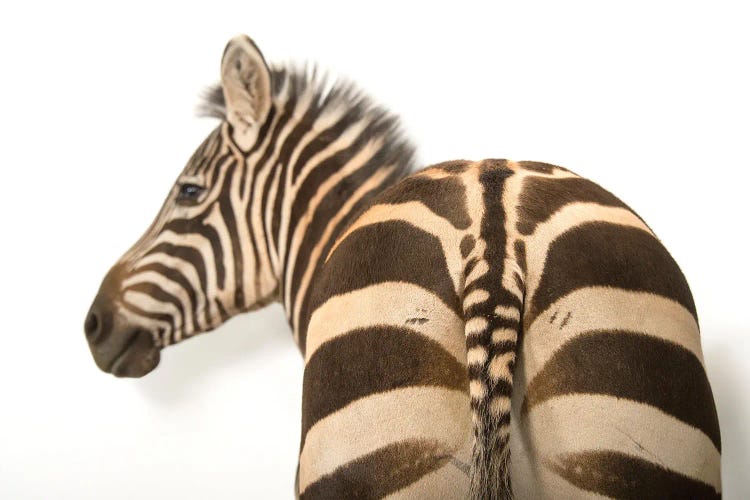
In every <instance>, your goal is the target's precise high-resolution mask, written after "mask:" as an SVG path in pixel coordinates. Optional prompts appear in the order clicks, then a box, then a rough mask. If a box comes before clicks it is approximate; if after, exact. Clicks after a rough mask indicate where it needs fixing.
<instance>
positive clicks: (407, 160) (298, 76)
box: [197, 65, 415, 173]
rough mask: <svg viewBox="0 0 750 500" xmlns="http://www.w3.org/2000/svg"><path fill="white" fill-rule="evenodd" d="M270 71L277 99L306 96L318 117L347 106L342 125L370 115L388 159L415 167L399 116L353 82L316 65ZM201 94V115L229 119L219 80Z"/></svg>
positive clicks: (409, 168) (405, 167)
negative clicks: (337, 77) (334, 76)
mask: <svg viewBox="0 0 750 500" xmlns="http://www.w3.org/2000/svg"><path fill="white" fill-rule="evenodd" d="M270 71H271V89H272V93H273V99H274V101H278V99H280V98H281V97H282V96H283V99H284V100H285V101H286V102H287V103H288V102H292V103H297V102H299V101H300V100H302V99H303V98H304V99H307V100H309V105H308V106H309V108H308V112H312V113H313V114H315V115H318V116H319V115H322V114H324V113H327V112H329V111H333V110H339V109H341V108H344V109H345V110H346V112H345V113H343V115H342V116H341V118H340V119H339V121H338V123H339V126H342V128H346V127H348V126H350V125H354V124H355V123H357V122H359V121H360V120H362V119H364V118H368V119H369V121H371V123H373V124H376V126H375V127H374V129H372V130H373V131H375V132H376V133H375V134H374V135H373V137H375V136H380V137H382V138H383V140H384V142H385V144H387V146H386V147H385V148H383V149H384V151H383V153H387V154H386V156H387V157H388V158H387V160H388V161H392V162H394V161H395V162H396V163H398V164H399V165H401V168H402V169H403V170H402V171H404V173H408V172H409V171H413V170H414V161H415V147H414V146H413V144H412V143H411V142H410V141H409V140H408V139H406V137H405V134H404V133H403V129H402V126H401V124H400V122H399V119H398V117H397V116H396V115H394V114H393V113H391V112H389V111H387V110H386V109H385V108H383V107H381V106H378V105H376V104H375V103H374V102H373V101H372V99H370V97H369V96H367V95H366V94H365V93H364V92H363V91H362V90H361V89H360V88H359V87H358V86H357V85H355V84H354V83H353V82H351V81H349V80H347V79H341V78H339V79H335V80H331V79H330V78H329V77H328V75H327V74H326V73H323V72H321V71H319V70H318V69H317V68H316V67H315V66H314V65H302V66H295V65H290V66H286V67H272V68H271V70H270ZM201 97H202V99H201V102H200V104H199V105H198V107H197V113H198V115H199V116H208V117H213V118H218V119H221V120H224V119H226V102H225V101H224V92H223V90H222V88H221V84H220V83H217V84H214V85H212V86H211V87H209V88H207V89H206V90H205V91H204V92H203V94H202V96H201ZM383 160H386V158H383Z"/></svg>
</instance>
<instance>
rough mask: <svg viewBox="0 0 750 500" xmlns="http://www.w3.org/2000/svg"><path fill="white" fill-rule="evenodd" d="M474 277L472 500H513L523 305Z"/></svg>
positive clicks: (469, 307) (469, 296)
mask: <svg viewBox="0 0 750 500" xmlns="http://www.w3.org/2000/svg"><path fill="white" fill-rule="evenodd" d="M471 277H472V273H469V274H468V276H467V283H466V289H465V291H466V292H467V293H465V295H464V304H463V308H464V317H465V318H466V323H465V327H464V330H465V334H466V348H467V363H468V368H469V395H470V398H471V410H472V420H473V424H474V448H473V456H472V467H471V498H473V499H482V500H506V499H512V498H513V493H512V489H511V481H510V447H509V440H510V414H511V395H512V391H513V369H514V367H515V362H516V345H517V341H518V336H519V332H520V328H521V327H520V317H521V308H522V301H521V300H519V299H518V298H517V297H516V296H514V294H509V293H507V292H508V290H507V289H506V290H504V291H501V292H500V293H493V290H491V289H489V290H486V289H485V290H483V289H482V288H481V285H482V284H483V283H482V281H484V280H482V279H481V277H478V278H479V279H477V280H476V281H475V282H473V283H471V282H469V279H470V278H471ZM495 292H496V291H495ZM503 292H505V293H503ZM482 298H484V299H485V300H479V299H482Z"/></svg>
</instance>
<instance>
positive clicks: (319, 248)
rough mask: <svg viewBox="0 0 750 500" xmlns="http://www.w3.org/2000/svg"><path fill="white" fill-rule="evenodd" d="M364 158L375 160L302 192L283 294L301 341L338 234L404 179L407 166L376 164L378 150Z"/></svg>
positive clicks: (355, 164)
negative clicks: (319, 276)
mask: <svg viewBox="0 0 750 500" xmlns="http://www.w3.org/2000/svg"><path fill="white" fill-rule="evenodd" d="M359 156H361V157H362V158H367V157H369V158H370V160H369V161H361V160H360V161H352V162H348V163H346V164H344V165H341V167H340V168H339V169H338V170H336V172H335V174H333V175H330V176H326V177H325V178H323V179H321V180H320V182H318V183H316V184H314V185H310V186H307V187H306V188H305V189H302V190H300V192H299V193H298V194H297V197H296V198H295V199H294V200H293V202H292V203H291V206H292V209H291V212H292V214H294V215H296V217H295V218H294V219H292V220H293V221H294V222H295V223H292V224H290V228H289V234H290V237H289V242H288V245H287V248H286V254H285V259H284V266H283V269H282V273H281V276H282V279H281V281H280V282H281V284H282V285H281V290H280V292H281V298H282V302H283V305H284V309H285V311H286V316H287V319H288V321H289V322H290V325H291V326H292V330H293V332H294V338H295V340H296V341H298V340H299V339H300V338H305V335H304V334H302V335H301V331H302V330H306V329H307V323H308V320H309V318H308V311H307V307H308V304H309V302H310V297H311V296H312V294H314V293H315V277H316V275H317V273H318V272H319V270H320V268H321V267H322V265H323V264H324V263H325V260H326V257H327V256H328V253H329V251H330V249H331V248H332V247H333V245H334V243H335V242H336V240H337V238H338V236H339V235H340V234H341V233H342V232H343V231H344V229H346V227H347V226H348V225H349V224H350V223H351V222H352V220H353V218H354V217H356V215H357V214H359V213H360V212H361V211H362V210H364V208H366V207H367V206H368V205H369V204H370V202H371V200H372V198H373V197H374V196H376V195H377V194H378V193H379V192H381V191H382V190H383V189H385V188H386V187H388V186H389V185H391V184H393V183H394V182H395V181H397V180H398V179H399V178H401V177H403V175H404V169H403V168H401V167H402V166H401V165H398V164H393V163H390V164H384V165H379V164H375V162H374V161H373V160H372V158H373V157H374V156H375V154H374V153H373V152H365V153H364V154H360V155H359ZM282 253H283V250H282ZM300 348H301V349H303V350H304V346H300Z"/></svg>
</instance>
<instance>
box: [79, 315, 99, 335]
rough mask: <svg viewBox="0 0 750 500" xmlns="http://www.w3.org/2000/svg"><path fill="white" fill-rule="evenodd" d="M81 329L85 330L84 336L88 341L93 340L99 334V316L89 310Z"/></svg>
mask: <svg viewBox="0 0 750 500" xmlns="http://www.w3.org/2000/svg"><path fill="white" fill-rule="evenodd" d="M83 330H84V331H85V332H86V338H87V339H89V341H90V342H93V341H94V340H96V338H97V337H98V336H99V331H100V330H101V328H100V324H99V317H98V316H97V315H96V313H95V312H90V313H89V315H88V316H87V317H86V322H85V323H84V324H83Z"/></svg>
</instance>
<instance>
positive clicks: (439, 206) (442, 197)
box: [377, 175, 471, 229]
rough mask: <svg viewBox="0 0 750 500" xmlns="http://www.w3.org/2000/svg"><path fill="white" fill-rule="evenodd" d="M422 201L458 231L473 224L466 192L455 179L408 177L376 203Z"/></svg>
mask: <svg viewBox="0 0 750 500" xmlns="http://www.w3.org/2000/svg"><path fill="white" fill-rule="evenodd" d="M407 201H419V202H421V203H423V204H424V205H425V206H427V208H429V209H430V210H431V211H432V212H434V213H435V214H436V215H439V216H440V217H442V218H444V219H446V220H448V221H449V222H450V223H451V224H453V226H454V227H455V228H457V229H466V228H468V227H469V225H470V224H471V217H469V212H468V207H467V205H466V188H464V185H463V183H462V182H461V181H460V180H459V179H457V178H455V177H443V178H442V179H431V178H429V177H422V176H419V175H417V176H415V177H409V178H406V179H404V180H402V181H401V182H399V183H398V184H396V185H395V186H392V187H390V188H388V189H387V190H385V191H384V192H383V193H382V194H381V195H379V196H378V198H377V203H380V204H385V203H391V204H398V203H405V202H407Z"/></svg>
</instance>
